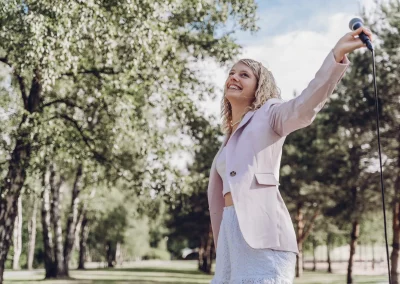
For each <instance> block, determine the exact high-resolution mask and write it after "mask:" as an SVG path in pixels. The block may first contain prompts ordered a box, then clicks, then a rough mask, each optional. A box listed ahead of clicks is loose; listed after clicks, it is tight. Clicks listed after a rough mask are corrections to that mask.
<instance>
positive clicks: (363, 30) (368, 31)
mask: <svg viewBox="0 0 400 284" xmlns="http://www.w3.org/2000/svg"><path fill="white" fill-rule="evenodd" d="M361 32H364V33H365V34H366V35H367V36H368V37H369V39H370V41H372V32H371V30H370V29H369V28H367V27H363V26H361V27H359V28H358V29H356V30H355V31H353V32H351V35H352V36H356V35H359V34H360V33H361Z"/></svg>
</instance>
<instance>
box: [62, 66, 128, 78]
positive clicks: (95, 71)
mask: <svg viewBox="0 0 400 284" xmlns="http://www.w3.org/2000/svg"><path fill="white" fill-rule="evenodd" d="M120 73H122V72H115V71H114V70H113V69H112V68H102V69H98V68H92V69H82V70H79V71H78V72H77V73H74V72H67V73H62V74H61V76H74V75H76V74H92V75H94V76H96V77H98V78H100V74H107V75H118V74H120Z"/></svg>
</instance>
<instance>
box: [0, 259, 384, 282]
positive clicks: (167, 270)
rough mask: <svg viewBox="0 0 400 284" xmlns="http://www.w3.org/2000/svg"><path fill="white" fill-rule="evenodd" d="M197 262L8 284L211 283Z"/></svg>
mask: <svg viewBox="0 0 400 284" xmlns="http://www.w3.org/2000/svg"><path fill="white" fill-rule="evenodd" d="M196 264H197V263H196V261H170V262H166V261H143V262H138V263H134V264H132V265H130V266H129V267H120V268H114V269H107V268H96V267H93V266H92V268H89V269H87V270H85V271H78V270H71V271H70V275H71V277H72V278H73V279H71V280H46V281H44V280H43V278H44V270H43V269H38V270H33V271H24V270H22V271H10V270H8V271H6V273H5V281H4V283H5V284H16V283H25V284H34V283H57V284H77V283H82V284H94V283H95V284H128V283H141V284H171V283H188V284H190V283H204V284H205V283H210V280H211V278H212V275H207V274H203V273H201V272H199V271H197V269H196ZM345 280H346V276H345V275H342V274H327V273H324V272H309V271H306V272H305V273H304V275H303V276H302V277H301V278H299V279H296V280H295V282H294V283H295V284H305V283H307V284H317V283H318V284H320V283H333V284H339V283H340V284H342V283H345V282H346V281H345ZM354 283H374V284H378V283H379V284H383V283H388V280H387V277H386V276H384V275H368V276H362V275H357V276H355V277H354Z"/></svg>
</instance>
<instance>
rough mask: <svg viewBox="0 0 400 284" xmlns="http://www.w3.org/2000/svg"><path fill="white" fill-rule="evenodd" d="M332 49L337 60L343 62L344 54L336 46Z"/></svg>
mask: <svg viewBox="0 0 400 284" xmlns="http://www.w3.org/2000/svg"><path fill="white" fill-rule="evenodd" d="M332 51H333V56H334V57H335V61H336V62H337V63H342V62H343V59H344V54H342V53H340V52H339V51H337V50H336V49H335V48H334V49H333V50H332Z"/></svg>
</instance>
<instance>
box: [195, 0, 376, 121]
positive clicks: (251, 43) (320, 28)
mask: <svg viewBox="0 0 400 284" xmlns="http://www.w3.org/2000/svg"><path fill="white" fill-rule="evenodd" d="M256 3H257V4H258V12H257V16H258V18H259V20H258V21H257V24H258V26H259V27H260V30H259V31H258V32H256V33H255V34H251V33H250V32H243V31H238V32H237V33H236V35H235V38H236V39H237V42H238V43H239V44H240V45H242V47H243V50H242V53H241V54H240V55H239V56H238V58H237V59H239V58H251V59H255V60H257V61H260V62H261V63H262V64H263V65H264V66H266V67H267V68H268V69H269V70H271V72H272V74H273V75H274V77H275V80H276V82H277V84H278V87H279V88H280V89H281V96H282V98H283V99H284V100H289V99H291V98H293V93H294V91H296V92H297V94H300V93H301V91H302V90H303V89H304V88H306V87H307V85H308V83H309V82H310V81H311V80H312V79H313V78H314V75H315V73H316V72H317V70H318V69H319V67H320V66H321V64H322V62H323V60H324V59H325V57H326V56H327V55H328V54H329V52H330V51H331V49H332V48H333V47H334V46H335V44H336V42H337V41H338V40H339V39H340V38H341V37H342V36H344V35H345V34H346V33H348V32H350V29H349V27H348V25H349V21H350V20H351V19H352V18H354V17H357V16H359V15H360V7H363V6H364V7H366V9H367V11H368V10H369V9H371V7H372V6H373V0H331V1H326V0H307V1H305V0H256ZM350 64H351V63H350ZM201 68H202V69H203V70H202V71H203V72H204V74H205V76H206V78H208V80H212V81H213V82H214V83H215V85H216V86H217V88H218V89H219V91H218V96H217V99H216V100H214V101H212V100H211V99H209V100H208V101H207V102H205V103H202V104H201V108H202V109H203V110H204V112H205V113H206V114H207V115H209V114H214V115H216V117H218V118H219V117H220V114H219V113H220V101H221V98H222V88H223V85H224V82H225V80H226V77H227V75H228V70H227V69H223V68H221V67H219V66H218V64H217V63H215V62H207V63H206V64H204V65H201ZM220 122H221V121H220V120H219V121H216V122H215V123H216V124H219V123H220Z"/></svg>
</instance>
